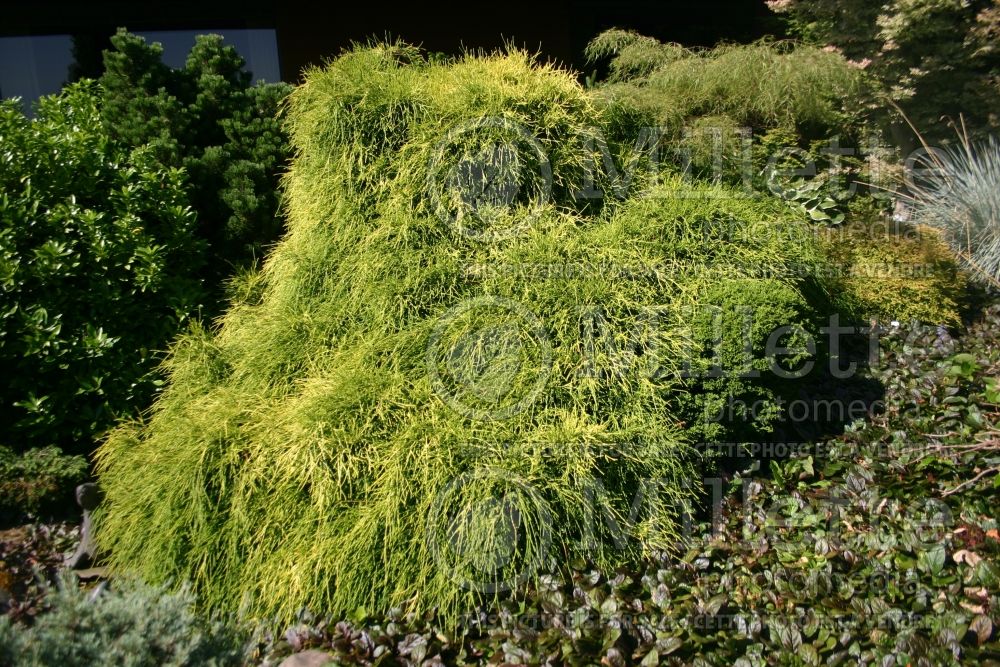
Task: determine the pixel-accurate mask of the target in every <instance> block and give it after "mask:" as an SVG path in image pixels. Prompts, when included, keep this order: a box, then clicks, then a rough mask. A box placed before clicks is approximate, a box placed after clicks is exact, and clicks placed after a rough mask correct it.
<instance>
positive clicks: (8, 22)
mask: <svg viewBox="0 0 1000 667" xmlns="http://www.w3.org/2000/svg"><path fill="white" fill-rule="evenodd" d="M119 26H123V27H126V28H128V29H129V30H132V31H144V30H198V31H210V30H212V29H216V30H218V29H224V28H230V29H238V28H271V29H274V30H275V31H276V32H277V41H278V55H279V58H280V63H281V76H282V79H284V80H286V81H295V80H297V79H298V76H299V72H300V71H301V70H302V68H303V67H304V66H306V65H309V64H316V63H320V62H322V60H323V59H324V58H329V57H331V56H335V55H337V53H339V52H340V50H341V49H343V48H344V47H346V46H348V45H350V44H351V42H355V41H366V40H367V39H369V38H371V37H384V36H386V35H389V36H392V37H400V38H402V39H404V40H406V41H408V42H411V43H415V44H421V45H422V46H424V47H425V48H427V49H428V50H432V51H443V52H445V53H451V54H454V53H459V52H461V51H462V50H463V48H482V49H490V50H491V49H495V48H497V47H500V46H503V45H504V44H505V43H506V42H513V43H514V44H516V45H519V46H525V47H527V48H528V49H530V50H532V51H538V52H540V53H541V54H543V55H544V56H545V57H546V58H549V59H553V60H556V61H559V62H561V63H563V64H566V65H570V66H573V67H575V68H577V69H579V70H584V69H586V68H587V65H586V63H585V62H584V60H583V48H584V47H585V46H586V44H587V42H588V41H589V40H590V39H591V38H592V37H594V35H596V34H597V33H599V32H600V31H601V30H604V29H606V28H610V27H625V28H631V29H634V30H638V31H639V32H642V33H644V34H648V35H652V36H654V37H657V38H659V39H661V40H666V41H676V42H680V43H683V44H687V45H692V46H694V45H706V46H707V45H711V44H713V43H715V42H718V41H720V40H730V41H750V40H753V39H755V38H757V37H759V36H761V35H763V34H767V33H772V34H773V33H776V32H778V31H779V30H780V28H779V26H778V25H777V24H776V23H775V22H774V20H773V17H771V16H770V15H769V12H768V10H767V7H766V6H765V4H764V1H763V0H703V1H700V2H699V1H698V0H676V1H672V2H671V1H668V0H620V1H618V2H609V1H604V2H598V1H596V0H561V1H557V2H547V3H545V2H527V1H525V0H510V1H506V2H505V1H502V0H501V1H500V2H489V3H481V4H458V3H434V4H429V3H419V2H411V3H409V4H399V5H395V4H391V3H385V2H364V1H361V2H357V3H355V4H351V5H348V4H346V3H338V2H315V1H310V2H306V1H305V0H244V1H242V2H233V1H225V2H195V1H192V0H174V1H172V2H166V3H161V2H155V1H153V2H151V1H148V0H147V1H146V2H143V1H142V0H139V1H133V2H122V1H115V2H99V1H98V2H80V0H76V1H67V0H38V1H36V2H24V1H22V2H17V3H12V2H4V3H3V5H2V6H0V36H12V35H48V34H63V35H66V34H68V35H73V36H74V37H75V40H74V41H75V44H76V49H75V55H76V56H77V60H78V63H79V67H78V69H77V70H76V71H75V72H74V74H75V75H77V76H79V75H87V76H95V75H96V74H99V68H100V51H101V49H102V48H105V47H106V46H107V38H108V36H109V35H111V34H112V33H113V32H114V30H115V29H116V28H117V27H119Z"/></svg>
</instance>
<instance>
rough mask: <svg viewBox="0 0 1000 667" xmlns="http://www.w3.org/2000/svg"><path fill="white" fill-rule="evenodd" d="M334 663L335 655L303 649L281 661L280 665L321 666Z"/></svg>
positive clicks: (283, 666)
mask: <svg viewBox="0 0 1000 667" xmlns="http://www.w3.org/2000/svg"><path fill="white" fill-rule="evenodd" d="M331 664H333V656H332V655H330V654H329V653H324V652H323V651H315V650H310V651H302V652H301V653H296V654H294V655H290V656H288V657H287V658H285V659H284V660H282V661H281V664H280V665H278V667H321V665H331Z"/></svg>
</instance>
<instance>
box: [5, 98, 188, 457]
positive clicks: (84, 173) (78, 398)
mask: <svg viewBox="0 0 1000 667" xmlns="http://www.w3.org/2000/svg"><path fill="white" fill-rule="evenodd" d="M195 224H196V223H195V215H194V213H193V212H192V211H191V209H190V207H189V206H188V200H187V198H186V196H185V192H184V180H183V175H182V173H181V172H180V171H179V170H176V169H167V168H164V167H162V166H161V165H160V164H159V163H157V162H156V161H155V160H154V159H153V158H152V156H151V155H150V153H149V151H147V150H134V151H132V150H128V149H124V148H121V147H119V146H117V145H116V144H114V143H113V142H112V141H111V140H110V137H109V136H108V134H107V132H106V130H105V127H104V125H103V124H102V122H101V117H100V111H99V100H98V97H97V96H96V95H95V93H94V89H93V87H92V86H89V85H82V84H80V85H73V86H72V87H70V88H68V89H67V90H66V92H64V93H63V94H62V95H58V96H53V97H48V98H43V99H42V100H41V101H40V102H39V104H38V108H37V116H36V118H35V119H33V120H32V119H29V118H27V117H25V115H24V114H23V113H22V112H21V110H20V108H19V104H17V103H16V102H3V103H0V374H2V375H3V378H4V381H3V385H2V386H0V442H4V443H7V444H9V445H11V446H13V447H15V448H18V449H23V448H27V447H29V446H37V445H48V444H57V445H61V446H63V447H66V448H69V449H75V450H76V451H78V452H81V453H86V452H88V451H89V450H90V447H91V439H92V437H93V436H94V434H96V433H98V432H100V431H101V430H102V429H103V428H105V427H107V426H108V425H110V423H111V422H112V420H113V418H114V417H115V415H116V414H121V413H127V412H130V411H132V410H134V409H135V408H137V407H141V406H143V405H145V404H147V403H148V401H149V398H150V396H151V394H152V392H153V391H154V389H155V386H154V385H155V378H154V376H153V375H152V374H151V373H150V371H152V370H153V368H154V366H155V364H156V363H157V356H156V355H157V351H158V350H162V349H163V348H164V347H166V345H167V342H168V341H169V340H170V339H171V338H172V337H173V335H174V334H175V333H176V332H177V330H178V328H179V327H180V326H181V325H182V324H183V323H184V322H185V321H186V320H187V319H188V318H189V317H190V316H191V314H192V313H194V312H196V311H197V308H198V305H199V303H200V301H201V298H202V292H201V288H200V284H199V282H198V281H197V280H195V279H193V278H192V277H191V276H193V275H194V274H195V272H196V271H197V270H198V268H199V267H200V266H201V264H202V262H203V255H202V251H203V244H202V242H200V241H198V240H197V239H196V237H195V236H194V232H195Z"/></svg>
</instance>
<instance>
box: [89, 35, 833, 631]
mask: <svg viewBox="0 0 1000 667" xmlns="http://www.w3.org/2000/svg"><path fill="white" fill-rule="evenodd" d="M287 118H288V129H289V131H290V135H291V137H292V141H293V145H294V147H295V152H296V156H295V159H294V162H293V164H292V167H291V170H290V172H289V175H288V177H287V179H286V181H285V188H286V207H287V212H288V226H289V232H288V235H287V236H286V237H285V238H284V239H283V241H282V242H281V243H280V244H279V245H277V246H276V247H275V248H274V250H273V252H272V253H271V255H270V256H269V257H268V259H267V261H266V262H265V264H264V266H263V268H262V270H261V271H260V272H251V273H248V274H245V275H243V276H241V277H240V278H239V280H238V281H237V283H236V284H235V285H234V289H233V290H232V293H233V294H234V295H235V299H234V301H233V303H232V305H231V307H230V309H229V311H228V312H227V313H226V314H225V316H224V317H222V318H221V320H220V323H219V327H218V329H217V330H213V331H209V330H207V329H202V330H192V331H191V332H190V333H188V334H186V335H185V336H183V337H182V338H181V339H180V340H179V341H178V342H177V343H176V344H175V345H174V347H173V349H172V352H171V354H170V357H169V358H168V360H167V361H166V363H165V372H166V373H167V375H168V377H169V382H168V385H167V388H166V390H165V391H164V393H163V395H162V396H161V398H160V399H159V400H158V402H157V403H156V405H155V406H154V408H153V410H152V412H151V413H150V415H149V417H148V419H146V420H144V421H141V422H135V423H130V424H125V425H123V426H121V427H120V428H119V429H117V430H116V431H115V432H114V433H113V434H112V435H111V436H110V438H109V439H108V440H107V442H106V443H105V444H104V445H103V446H102V448H101V449H100V451H99V453H98V456H97V466H98V471H99V477H100V483H101V485H102V487H103V488H104V490H105V492H106V502H105V503H104V505H103V506H102V510H101V511H100V513H99V514H98V516H97V517H96V520H97V523H98V526H99V530H98V533H97V539H98V541H99V543H100V545H101V546H102V547H103V548H105V549H106V550H107V551H108V553H110V554H111V556H110V559H111V567H112V568H113V569H114V570H119V571H123V570H135V571H139V572H140V573H142V574H143V575H144V576H145V577H148V578H149V579H150V580H153V581H167V580H173V581H179V580H185V579H187V580H190V581H192V582H193V584H194V586H195V589H196V591H197V592H198V593H199V598H200V599H201V600H204V602H205V603H206V605H208V606H209V607H210V608H213V609H224V610H229V611H234V610H237V609H239V610H240V611H242V612H243V613H245V614H247V615H250V616H253V617H257V618H271V619H274V618H277V619H279V620H283V621H288V620H291V619H293V618H294V617H295V615H296V613H297V612H298V611H299V610H300V609H301V608H303V607H308V608H311V609H315V610H322V612H323V613H331V614H335V615H344V614H356V613H358V612H363V611H365V610H368V611H374V610H385V609H388V608H390V607H393V606H400V607H404V608H408V609H411V610H415V611H419V612H426V611H429V610H432V609H436V610H437V611H438V612H439V613H440V614H441V618H442V619H444V620H443V622H444V623H446V624H454V623H456V622H458V620H459V615H460V614H462V613H465V612H468V611H471V610H473V609H474V607H475V605H476V604H478V603H482V602H486V601H489V600H492V599H494V598H496V597H497V596H500V595H503V594H504V593H506V592H507V591H508V590H510V589H511V588H513V587H515V586H519V585H521V584H524V583H525V582H528V581H531V580H532V578H534V577H535V576H536V575H538V573H539V572H541V571H543V570H544V569H546V568H548V567H550V566H551V565H552V564H553V563H554V562H555V561H557V560H558V561H562V560H564V559H566V558H573V557H577V558H585V559H588V560H590V561H592V562H594V563H600V564H603V565H606V566H613V565H615V564H616V563H620V562H623V561H625V560H627V559H633V558H635V557H638V556H641V555H643V554H649V553H652V552H659V551H670V550H673V549H676V548H677V547H678V545H679V544H680V538H681V529H680V525H681V521H682V518H683V515H684V512H685V511H686V508H687V507H688V506H689V502H690V500H691V498H692V497H693V495H694V493H695V486H696V483H695V480H697V479H700V478H699V477H698V470H699V469H698V465H699V460H698V456H697V451H696V448H695V447H694V446H693V443H694V442H696V441H699V440H701V439H702V438H704V437H707V435H706V434H713V433H714V434H717V432H718V431H719V430H720V429H723V430H724V429H726V428H727V427H726V425H725V424H721V423H719V422H717V421H716V420H714V418H713V419H707V420H706V419H705V417H704V415H705V414H707V413H708V412H711V411H712V410H714V409H715V408H716V407H717V406H718V403H720V402H722V401H724V400H725V398H726V396H729V395H733V394H740V393H741V392H742V393H758V394H760V395H764V396H770V395H774V392H775V391H777V389H776V388H775V387H774V386H772V385H773V383H772V382H771V381H770V380H767V379H766V378H759V379H753V378H752V377H747V378H744V377H740V376H739V374H738V373H735V372H730V373H723V374H716V373H714V372H712V371H713V370H714V368H715V367H716V366H725V367H726V368H727V369H728V370H729V371H733V370H734V369H738V370H743V369H745V368H746V367H747V366H750V367H752V368H755V369H761V368H766V367H767V366H768V364H769V363H770V361H772V359H768V358H766V353H765V342H766V340H767V338H768V335H769V334H770V333H771V331H772V330H773V329H774V327H776V326H785V325H789V326H790V330H789V331H790V333H789V335H788V337H787V338H786V339H783V340H785V341H787V340H791V339H796V338H797V337H799V336H800V334H801V332H802V331H803V330H805V329H807V328H808V327H809V325H810V323H811V322H812V319H813V318H814V317H817V316H819V315H822V314H824V313H825V310H824V309H825V308H826V307H827V304H828V300H827V297H826V295H825V293H824V291H823V289H824V287H823V285H822V284H821V282H818V281H816V280H813V279H809V278H808V276H810V275H815V272H814V271H813V269H815V268H816V267H817V266H818V265H819V264H820V263H821V262H822V259H821V256H820V255H819V253H818V251H817V248H816V246H815V244H814V243H813V241H812V237H811V235H810V234H809V232H808V230H807V228H806V226H805V223H804V222H802V221H800V220H795V219H790V218H789V217H788V215H789V209H787V208H786V207H785V206H784V204H782V203H781V202H779V201H777V200H774V199H769V200H765V201H757V200H754V199H750V198H746V197H740V196H738V195H737V193H734V192H732V191H730V190H727V189H725V188H722V187H716V186H709V185H694V186H692V185H690V184H686V183H684V182H682V181H681V180H680V179H677V178H672V177H671V178H667V179H666V180H665V181H664V182H663V183H662V184H660V185H657V186H655V187H650V188H646V189H645V190H643V188H645V185H646V184H647V182H648V179H646V178H639V177H636V178H634V179H632V181H631V182H630V183H629V184H628V186H627V187H626V186H625V185H623V184H622V183H621V182H618V181H620V180H621V178H619V179H618V181H616V179H615V178H614V177H613V174H612V173H611V170H609V169H607V168H606V165H607V162H606V161H605V160H604V158H605V157H607V156H608V155H610V158H611V161H612V162H613V163H618V164H621V162H622V160H623V159H625V158H626V157H627V154H628V151H629V148H628V147H630V146H633V145H634V141H635V139H634V133H635V132H636V131H638V130H637V128H638V127H640V126H641V124H642V122H643V116H642V114H641V113H640V112H638V111H636V110H635V109H634V108H627V107H617V108H616V107H598V106H597V105H595V103H594V101H593V100H592V98H591V97H590V96H589V95H588V94H587V93H586V92H585V91H584V90H583V89H582V88H581V87H580V86H579V84H578V83H577V82H576V81H575V79H574V77H573V76H572V75H571V74H570V73H567V72H564V71H561V70H559V69H556V68H554V67H552V66H548V65H540V64H538V63H536V62H535V61H534V60H533V59H532V58H531V57H529V56H527V55H526V54H523V53H519V52H513V53H510V54H507V55H496V56H491V57H473V56H468V57H465V58H463V59H461V60H459V61H456V62H452V63H442V62H431V61H427V60H425V59H424V58H423V56H422V55H421V53H420V52H419V51H418V50H416V49H414V48H411V47H408V46H405V45H381V46H375V47H371V48H358V49H356V50H353V51H351V52H349V53H347V54H345V55H343V56H342V57H340V58H338V59H337V60H335V61H334V62H332V63H330V64H329V65H328V66H327V67H325V68H322V69H313V70H311V71H309V72H307V75H306V79H305V83H304V84H302V85H301V86H300V87H298V88H297V89H296V90H295V91H294V92H293V93H292V95H291V97H290V98H289V101H288V108H287ZM602 128H603V129H602ZM630 133H631V135H630ZM601 136H603V137H604V138H605V139H608V140H607V141H605V142H601V141H596V139H598V138H600V137H601ZM614 137H621V138H622V141H621V142H617V141H615V140H612V139H609V138H614ZM626 137H627V139H626ZM590 139H595V140H590ZM602 146H603V148H602ZM605 148H606V149H607V153H605V151H604V149H605ZM620 176H621V175H620V174H619V177H620ZM640 186H642V187H640ZM596 190H602V191H603V192H604V193H605V199H604V200H603V203H602V204H601V205H596V206H589V205H581V203H580V200H579V197H578V193H580V192H584V191H587V192H593V191H596ZM643 191H644V193H645V196H641V197H640V196H639V193H641V192H643ZM748 313H750V314H752V317H751V318H750V319H748V318H747V315H748ZM737 336H738V338H737ZM792 343H794V341H792ZM792 343H788V344H789V345H790V346H791V345H792ZM762 414H763V413H762ZM762 419H764V417H762Z"/></svg>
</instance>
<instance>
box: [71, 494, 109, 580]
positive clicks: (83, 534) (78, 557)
mask: <svg viewBox="0 0 1000 667" xmlns="http://www.w3.org/2000/svg"><path fill="white" fill-rule="evenodd" d="M103 498H104V494H103V493H102V492H101V488H100V487H99V486H97V485H96V484H81V485H80V486H78V487H76V502H77V503H78V504H79V505H80V507H82V508H83V525H82V526H81V527H80V544H79V545H78V546H77V547H76V551H75V552H73V555H72V556H70V557H69V558H67V559H66V561H65V565H66V567H68V568H70V569H71V570H82V569H86V568H89V567H90V566H91V565H93V563H94V556H95V551H96V546H95V545H94V535H93V533H94V527H93V523H92V521H91V518H90V512H91V511H92V510H94V509H95V508H96V507H97V506H98V505H100V504H101V500H102V499H103Z"/></svg>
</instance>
